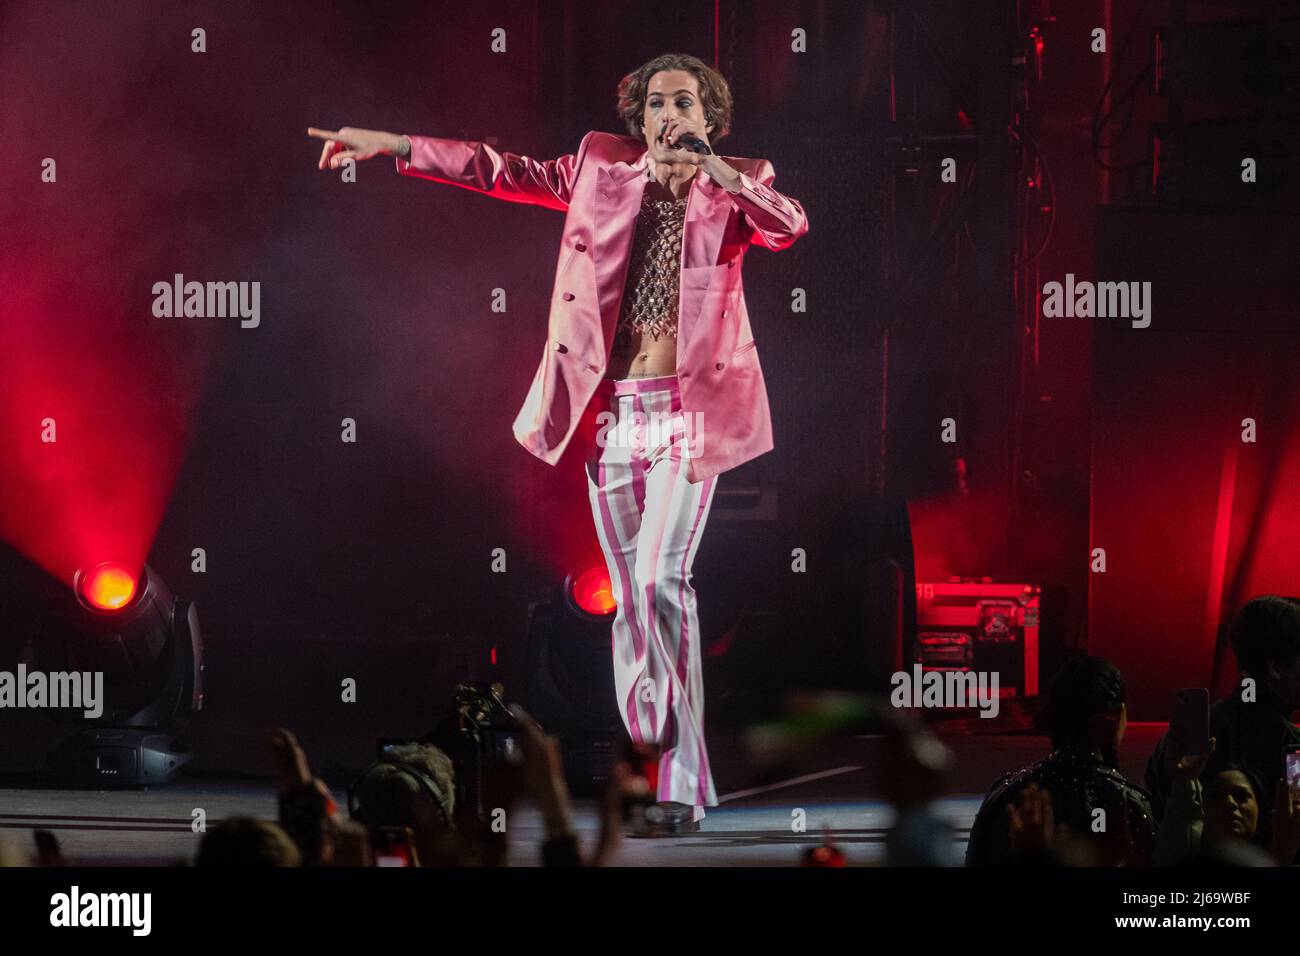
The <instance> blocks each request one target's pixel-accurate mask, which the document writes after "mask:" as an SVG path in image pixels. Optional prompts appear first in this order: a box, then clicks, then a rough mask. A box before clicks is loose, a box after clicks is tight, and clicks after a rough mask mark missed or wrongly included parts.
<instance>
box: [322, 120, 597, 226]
mask: <svg viewBox="0 0 1300 956" xmlns="http://www.w3.org/2000/svg"><path fill="white" fill-rule="evenodd" d="M307 133H308V135H310V136H314V137H316V138H317V139H323V140H325V146H324V148H323V149H322V150H321V158H320V162H319V163H318V164H317V165H318V166H319V168H321V169H325V168H326V167H327V166H328V167H330V168H333V169H337V168H338V167H339V166H340V165H341V164H342V163H343V162H344V161H345V160H348V159H353V160H357V161H360V160H363V159H370V158H371V157H373V156H377V155H380V154H386V155H390V156H395V157H396V158H397V171H398V172H399V173H401V174H403V175H405V176H418V177H420V178H421V179H431V180H433V181H434V182H440V183H449V184H450V185H453V186H461V187H463V188H465V189H472V190H474V191H475V192H481V193H484V194H486V195H489V196H496V197H497V198H498V199H506V200H509V201H511V202H523V203H533V204H534V205H538V206H545V207H547V208H548V209H560V210H564V209H568V208H569V200H570V198H571V197H572V195H573V184H574V183H575V182H576V181H577V178H578V169H579V167H581V165H582V159H583V156H584V155H585V154H586V150H587V141H588V140H589V139H590V138H591V134H590V133H588V134H587V135H586V136H584V137H583V139H582V144H581V145H580V146H579V147H578V152H577V153H576V154H572V153H570V154H568V155H565V156H561V157H559V158H558V159H549V160H544V161H542V160H536V159H533V158H531V157H529V156H523V155H520V154H517V153H507V152H502V151H498V150H495V149H493V148H492V147H491V146H489V145H487V144H486V143H480V142H478V141H475V140H460V139H440V138H438V137H435V136H405V135H401V134H398V133H386V132H382V131H380V130H369V129H357V128H354V127H349V126H344V127H342V128H341V129H339V130H337V131H331V130H320V129H316V128H315V127H310V128H308V130H307Z"/></svg>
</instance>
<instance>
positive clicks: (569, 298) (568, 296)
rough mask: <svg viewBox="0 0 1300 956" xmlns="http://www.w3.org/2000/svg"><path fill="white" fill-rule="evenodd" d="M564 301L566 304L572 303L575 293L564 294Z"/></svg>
mask: <svg viewBox="0 0 1300 956" xmlns="http://www.w3.org/2000/svg"><path fill="white" fill-rule="evenodd" d="M564 301H565V302H572V301H573V293H572V292H566V293H564Z"/></svg>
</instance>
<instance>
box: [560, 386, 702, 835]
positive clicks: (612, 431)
mask: <svg viewBox="0 0 1300 956" xmlns="http://www.w3.org/2000/svg"><path fill="white" fill-rule="evenodd" d="M602 412H605V413H608V414H606V415H601V414H600V413H602ZM587 413H588V414H587V416H586V418H587V421H586V423H585V425H586V428H587V429H591V428H592V427H593V424H594V419H596V418H598V419H600V426H599V427H598V428H597V430H596V431H595V432H591V431H589V432H588V439H589V450H588V452H587V465H586V471H587V486H588V493H589V496H590V499H591V510H592V516H593V518H594V520H595V525H596V533H597V535H598V536H599V538H600V544H601V547H602V548H603V549H604V552H605V564H606V566H607V567H608V569H609V576H610V581H611V582H612V584H613V590H614V599H615V600H616V601H617V602H618V612H617V614H616V615H615V617H614V623H613V634H612V645H613V656H614V685H615V688H616V690H617V693H618V705H619V713H620V714H621V715H622V718H623V724H624V726H626V727H627V732H628V734H630V735H631V737H632V739H633V740H634V741H637V742H643V741H644V742H650V743H655V742H657V743H659V744H660V746H661V753H662V756H661V758H660V761H659V789H658V794H657V799H659V800H672V801H676V802H678V803H686V804H690V805H692V806H694V807H695V814H694V817H695V819H696V820H699V819H701V818H702V817H703V816H704V807H706V806H709V807H714V806H717V805H718V798H717V793H716V791H715V790H714V787H713V775H712V774H711V773H710V771H709V757H708V753H707V751H706V749H705V745H704V678H703V674H702V667H701V661H700V626H699V612H698V609H697V607H696V601H695V589H694V588H693V587H691V563H692V562H693V561H694V560H695V552H696V549H697V548H698V547H699V543H700V535H701V532H702V531H703V529H704V523H705V521H706V520H707V519H708V516H709V506H710V504H711V503H712V501H713V492H714V489H715V488H716V485H717V478H716V477H712V478H706V479H704V480H703V481H699V482H696V483H694V484H692V483H691V482H689V481H687V480H686V465H687V463H688V461H689V455H690V454H691V450H690V449H691V447H693V446H688V444H687V441H686V439H687V435H688V429H687V422H686V416H685V415H684V414H683V413H682V406H681V395H680V394H679V392H678V388H677V376H676V375H665V376H660V377H656V378H639V379H637V378H633V379H622V380H617V381H616V380H611V379H605V380H603V381H602V382H601V384H600V385H599V386H598V389H597V392H596V395H595V396H594V397H593V398H592V401H591V405H590V406H589V408H588V409H587ZM638 425H639V426H640V427H637V426H638ZM694 433H695V430H694V429H693V430H691V432H690V434H694Z"/></svg>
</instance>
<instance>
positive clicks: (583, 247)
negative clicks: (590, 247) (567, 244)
mask: <svg viewBox="0 0 1300 956" xmlns="http://www.w3.org/2000/svg"><path fill="white" fill-rule="evenodd" d="M573 248H575V249H577V250H578V251H579V252H586V251H587V246H586V244H584V243H581V242H580V243H578V244H577V245H576V246H574V247H573Z"/></svg>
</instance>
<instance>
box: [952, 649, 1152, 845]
mask: <svg viewBox="0 0 1300 956" xmlns="http://www.w3.org/2000/svg"><path fill="white" fill-rule="evenodd" d="M1046 719H1047V729H1048V733H1049V735H1050V737H1051V741H1052V752H1051V753H1050V754H1048V755H1047V757H1045V758H1044V759H1042V760H1040V761H1038V762H1037V763H1035V764H1032V765H1031V766H1028V767H1025V768H1023V769H1021V770H1017V771H1014V772H1012V773H1009V774H1007V775H1005V776H1003V777H1001V778H1000V779H999V780H997V781H996V782H995V783H994V784H993V787H992V789H991V790H990V791H989V794H988V796H987V797H986V798H985V799H984V803H983V805H982V806H981V807H980V809H979V812H978V813H977V814H976V816H975V822H974V824H973V825H972V827H971V837H970V843H969V844H968V846H967V850H966V864H967V865H968V866H989V865H1006V864H1011V863H1016V862H1029V861H1031V860H1033V859H1040V860H1044V861H1048V862H1053V861H1054V862H1066V863H1073V862H1091V863H1096V864H1099V865H1107V866H1145V865H1148V864H1149V863H1150V860H1151V853H1152V850H1153V846H1154V843H1155V821H1154V818H1153V816H1152V812H1151V805H1150V800H1149V796H1148V794H1147V792H1146V791H1145V790H1144V789H1142V788H1141V787H1139V786H1137V785H1136V784H1133V783H1130V782H1129V781H1128V780H1126V779H1125V778H1124V776H1123V775H1122V774H1121V773H1120V772H1119V769H1118V753H1119V746H1120V743H1121V741H1123V739H1124V732H1125V729H1126V728H1127V725H1128V713H1127V706H1126V703H1125V690H1124V679H1123V677H1122V675H1121V674H1120V672H1119V670H1118V669H1117V668H1116V667H1115V666H1114V665H1113V664H1111V663H1109V662H1108V661H1105V660H1102V659H1101V658H1098V657H1082V658H1078V659H1076V660H1074V661H1071V662H1070V663H1068V664H1067V665H1066V666H1065V668H1064V669H1063V670H1062V672H1061V673H1060V675H1059V676H1058V677H1057V678H1056V680H1055V681H1054V682H1053V684H1052V688H1051V693H1050V695H1049V700H1048V704H1047V709H1046ZM1026 791H1028V792H1026ZM1067 836H1068V838H1069V842H1068V843H1067V842H1065V840H1064V838H1065V837H1067Z"/></svg>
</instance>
